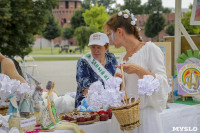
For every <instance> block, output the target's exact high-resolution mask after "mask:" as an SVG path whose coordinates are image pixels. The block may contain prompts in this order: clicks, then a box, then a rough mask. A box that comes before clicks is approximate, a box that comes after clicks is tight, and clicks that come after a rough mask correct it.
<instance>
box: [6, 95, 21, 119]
mask: <svg viewBox="0 0 200 133" xmlns="http://www.w3.org/2000/svg"><path fill="white" fill-rule="evenodd" d="M8 100H9V101H10V104H9V108H8V115H10V118H11V117H19V112H18V106H17V100H16V96H15V95H14V94H10V95H9V96H8Z"/></svg>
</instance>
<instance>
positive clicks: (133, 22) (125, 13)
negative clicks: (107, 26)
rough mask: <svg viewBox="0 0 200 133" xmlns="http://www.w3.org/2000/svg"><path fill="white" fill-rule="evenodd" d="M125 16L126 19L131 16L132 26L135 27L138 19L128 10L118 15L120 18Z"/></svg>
mask: <svg viewBox="0 0 200 133" xmlns="http://www.w3.org/2000/svg"><path fill="white" fill-rule="evenodd" d="M122 15H123V16H124V18H129V16H130V17H131V25H133V26H135V24H136V21H137V18H135V17H134V15H133V14H132V13H130V11H129V10H128V9H126V10H124V11H120V12H119V13H118V16H122Z"/></svg>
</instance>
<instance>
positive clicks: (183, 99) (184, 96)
mask: <svg viewBox="0 0 200 133" xmlns="http://www.w3.org/2000/svg"><path fill="white" fill-rule="evenodd" d="M192 96H193V95H189V94H187V95H182V101H183V102H184V101H185V98H186V97H192Z"/></svg>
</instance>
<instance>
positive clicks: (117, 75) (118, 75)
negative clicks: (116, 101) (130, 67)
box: [114, 73, 122, 78]
mask: <svg viewBox="0 0 200 133" xmlns="http://www.w3.org/2000/svg"><path fill="white" fill-rule="evenodd" d="M114 77H119V78H122V75H121V74H120V73H115V75H114Z"/></svg>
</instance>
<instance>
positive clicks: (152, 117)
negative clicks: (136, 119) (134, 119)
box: [109, 42, 169, 133]
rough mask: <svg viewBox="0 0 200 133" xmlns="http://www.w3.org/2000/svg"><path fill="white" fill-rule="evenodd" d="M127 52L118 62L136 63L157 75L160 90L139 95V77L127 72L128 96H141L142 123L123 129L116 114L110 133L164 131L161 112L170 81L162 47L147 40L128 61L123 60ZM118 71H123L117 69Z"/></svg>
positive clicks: (164, 105)
mask: <svg viewBox="0 0 200 133" xmlns="http://www.w3.org/2000/svg"><path fill="white" fill-rule="evenodd" d="M125 55H126V53H123V54H122V56H121V58H120V59H119V61H118V63H119V64H122V63H134V64H137V65H139V66H141V67H143V68H144V69H146V70H148V71H149V72H151V73H154V74H155V75H156V78H157V79H158V80H159V82H160V88H159V91H158V92H153V94H152V95H151V96H147V95H144V96H139V95H138V79H139V77H138V76H137V75H136V74H126V73H124V77H125V84H126V90H127V95H128V97H129V98H130V97H135V98H138V97H139V98H140V122H141V125H140V126H139V127H137V128H135V129H134V130H131V131H124V132H123V131H121V130H120V125H119V123H118V121H117V119H116V117H115V116H113V118H112V121H111V124H110V129H109V132H110V133H162V132H163V131H162V124H161V123H162V122H161V119H160V112H162V110H164V109H165V108H166V103H167V97H168V90H169V86H168V82H167V76H166V68H165V65H164V55H163V53H162V51H161V49H160V48H159V47H158V46H156V45H155V44H154V43H152V42H147V43H146V44H145V45H144V46H143V47H142V48H141V49H140V50H139V51H137V52H136V53H134V54H133V55H132V56H131V57H129V59H128V61H123V58H124V56H125ZM117 72H118V73H121V71H120V70H119V69H117Z"/></svg>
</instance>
